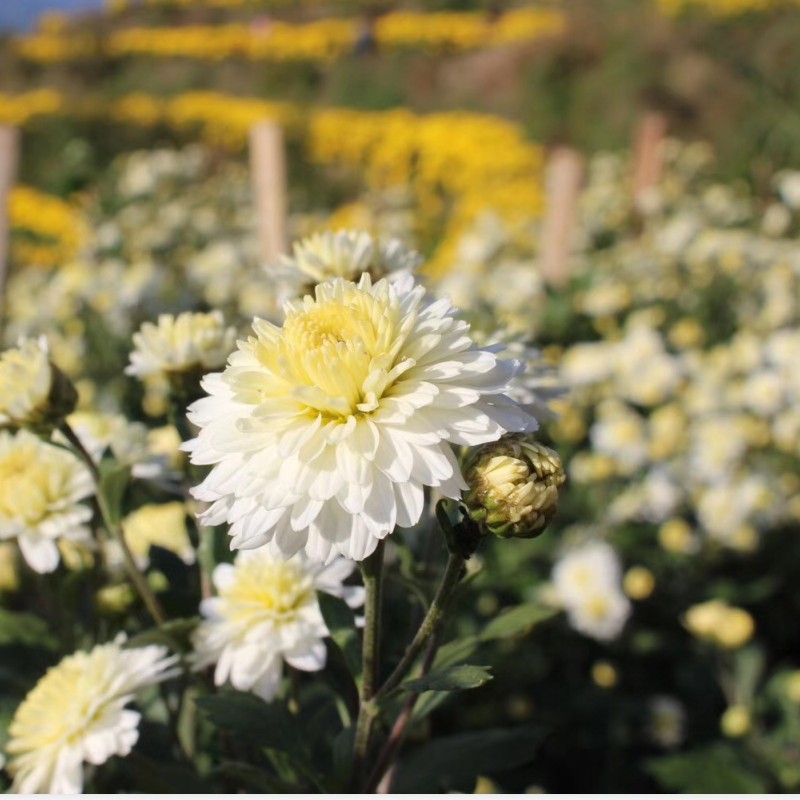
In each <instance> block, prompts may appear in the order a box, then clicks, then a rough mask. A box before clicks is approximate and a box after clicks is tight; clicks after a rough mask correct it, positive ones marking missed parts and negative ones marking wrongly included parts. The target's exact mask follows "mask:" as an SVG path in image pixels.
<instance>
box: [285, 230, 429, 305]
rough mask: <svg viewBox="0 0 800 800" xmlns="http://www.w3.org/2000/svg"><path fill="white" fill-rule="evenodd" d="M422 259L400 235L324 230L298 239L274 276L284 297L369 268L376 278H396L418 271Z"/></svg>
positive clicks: (352, 278) (353, 278) (352, 276)
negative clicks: (382, 237) (380, 236)
mask: <svg viewBox="0 0 800 800" xmlns="http://www.w3.org/2000/svg"><path fill="white" fill-rule="evenodd" d="M421 263H422V257H421V256H420V255H419V253H417V252H415V251H414V250H410V249H409V248H407V247H406V246H405V245H404V244H403V243H402V242H401V241H400V240H399V239H387V240H378V239H375V238H373V237H372V236H370V235H369V234H368V233H366V232H365V231H353V230H340V231H336V232H335V233H334V232H331V231H325V232H323V233H315V234H313V235H312V236H309V237H307V238H305V239H303V240H301V241H300V242H297V243H296V244H295V245H294V248H293V252H292V255H291V256H286V257H284V260H283V262H282V263H281V264H279V265H278V266H277V267H275V268H274V274H273V277H274V279H275V281H276V282H277V283H278V285H279V286H280V287H281V291H280V292H279V294H280V295H281V299H291V298H293V297H298V296H302V295H303V294H306V293H307V292H309V291H312V290H313V288H314V286H316V284H318V283H324V282H325V281H328V280H332V279H333V278H344V279H345V280H348V281H357V280H358V279H359V278H360V277H361V275H362V274H363V273H365V272H366V273H368V274H369V275H370V277H371V278H372V279H373V280H375V281H377V280H379V279H380V278H389V279H394V278H396V277H399V276H400V275H409V274H411V273H413V272H416V270H417V268H418V267H419V265H420V264H421Z"/></svg>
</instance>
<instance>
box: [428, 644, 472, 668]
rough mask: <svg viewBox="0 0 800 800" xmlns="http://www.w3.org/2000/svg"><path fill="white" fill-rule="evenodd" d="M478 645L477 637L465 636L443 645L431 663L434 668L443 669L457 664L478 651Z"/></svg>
mask: <svg viewBox="0 0 800 800" xmlns="http://www.w3.org/2000/svg"><path fill="white" fill-rule="evenodd" d="M480 643H481V642H480V639H479V638H478V637H477V636H465V637H463V638H462V639H456V640H455V641H453V642H449V643H448V644H446V645H443V646H442V647H440V648H439V651H438V652H437V653H436V660H435V661H434V662H433V664H434V668H435V669H444V668H445V667H451V666H453V665H454V664H458V663H459V662H461V661H463V660H464V659H465V658H469V657H470V656H471V655H472V654H473V653H474V652H475V651H476V650H477V649H478V646H479V645H480Z"/></svg>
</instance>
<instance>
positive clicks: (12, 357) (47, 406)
mask: <svg viewBox="0 0 800 800" xmlns="http://www.w3.org/2000/svg"><path fill="white" fill-rule="evenodd" d="M76 401H77V394H76V392H75V389H74V388H73V387H72V385H71V384H70V382H69V381H68V380H67V379H66V378H65V377H64V375H63V374H62V373H61V372H60V371H59V370H57V369H56V368H55V367H54V366H53V365H52V364H51V363H50V356H49V352H48V349H47V341H46V340H45V339H44V337H42V338H40V339H21V340H20V342H19V345H18V346H17V347H13V348H11V349H10V350H6V351H5V352H4V353H2V355H0V428H4V427H15V428H32V429H36V430H39V429H41V428H47V429H52V428H53V427H54V426H55V425H57V424H58V422H60V421H61V419H63V417H64V416H66V415H67V414H68V413H69V412H70V411H72V409H73V408H74V407H75V402H76Z"/></svg>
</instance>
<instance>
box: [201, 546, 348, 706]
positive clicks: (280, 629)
mask: <svg viewBox="0 0 800 800" xmlns="http://www.w3.org/2000/svg"><path fill="white" fill-rule="evenodd" d="M354 567H355V564H354V563H353V562H352V561H347V560H345V559H343V558H337V559H335V560H334V561H333V562H332V563H331V564H329V565H328V566H322V565H320V564H317V563H313V562H309V561H308V559H306V557H305V556H304V555H303V554H302V553H298V554H297V555H296V556H294V557H293V558H291V559H289V560H288V561H285V560H283V559H282V558H280V557H276V556H273V555H272V554H271V553H270V552H269V551H268V550H264V549H262V550H255V551H253V550H250V551H244V552H241V553H239V554H238V555H237V557H236V562H235V563H234V564H220V565H219V566H217V568H216V569H215V570H214V574H213V581H214V586H215V587H216V589H217V592H218V593H219V594H218V596H217V597H211V598H208V599H206V600H203V602H202V603H201V605H200V610H201V612H202V614H203V616H204V617H205V619H204V620H203V621H202V622H201V623H200V625H199V627H198V628H197V631H196V632H195V636H194V645H195V651H196V663H197V665H198V666H199V667H204V666H208V665H209V664H216V670H215V673H214V682H215V683H216V684H217V686H221V685H222V684H224V683H225V682H226V681H230V682H231V684H232V685H233V686H234V688H236V689H239V690H240V691H252V692H255V693H256V694H257V695H259V697H263V698H264V699H265V700H271V699H272V698H273V697H275V695H276V694H277V693H278V690H279V688H280V681H281V676H282V675H283V662H284V661H285V662H286V663H287V664H289V665H290V666H292V667H294V668H295V669H299V670H304V671H307V672H316V671H317V670H320V669H322V668H323V667H324V666H325V658H326V649H325V644H324V642H323V639H324V638H325V637H326V636H328V635H329V631H328V628H327V626H326V625H325V622H324V620H323V618H322V612H321V611H320V608H319V602H318V600H317V592H318V591H320V592H325V593H326V594H330V595H334V596H335V597H341V598H343V599H344V600H345V601H346V602H347V604H348V605H349V606H350V607H351V608H355V607H357V606H359V605H361V604H362V603H363V601H364V589H363V588H362V587H360V586H343V585H342V582H343V581H344V580H345V579H346V578H347V577H348V576H349V575H350V573H351V572H352V571H353V568H354Z"/></svg>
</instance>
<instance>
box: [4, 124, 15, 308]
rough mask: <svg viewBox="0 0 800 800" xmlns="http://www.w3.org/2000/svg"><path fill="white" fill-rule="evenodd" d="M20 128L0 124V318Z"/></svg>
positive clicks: (8, 248)
mask: <svg viewBox="0 0 800 800" xmlns="http://www.w3.org/2000/svg"><path fill="white" fill-rule="evenodd" d="M18 162H19V129H18V128H12V127H11V126H9V125H0V318H2V316H3V310H4V306H5V289H6V279H7V276H8V260H9V250H10V239H11V222H10V220H9V211H8V203H9V195H10V193H11V189H12V187H13V186H14V183H15V181H16V180H17V168H18Z"/></svg>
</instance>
